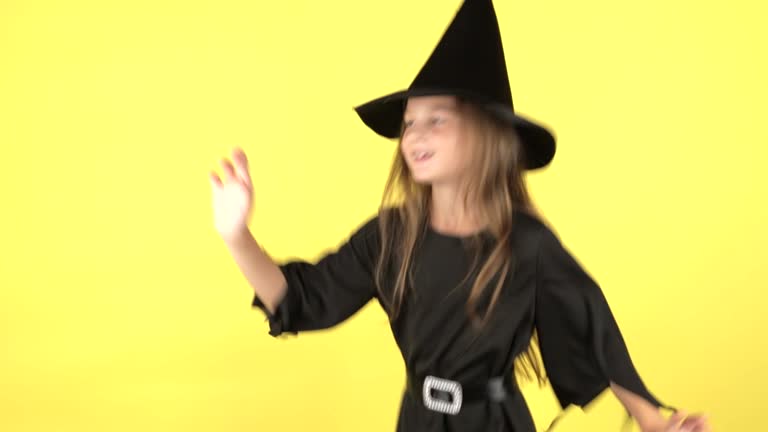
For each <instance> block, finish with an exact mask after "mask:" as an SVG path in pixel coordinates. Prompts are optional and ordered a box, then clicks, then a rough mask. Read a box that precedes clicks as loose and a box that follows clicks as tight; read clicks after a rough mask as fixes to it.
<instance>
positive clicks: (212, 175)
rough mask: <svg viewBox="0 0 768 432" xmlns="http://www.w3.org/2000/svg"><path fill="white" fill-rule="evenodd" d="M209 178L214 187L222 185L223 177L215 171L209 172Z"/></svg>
mask: <svg viewBox="0 0 768 432" xmlns="http://www.w3.org/2000/svg"><path fill="white" fill-rule="evenodd" d="M208 179H209V180H210V182H211V186H212V187H214V188H216V187H221V179H220V178H219V176H218V175H216V173H215V172H213V171H211V172H210V173H208Z"/></svg>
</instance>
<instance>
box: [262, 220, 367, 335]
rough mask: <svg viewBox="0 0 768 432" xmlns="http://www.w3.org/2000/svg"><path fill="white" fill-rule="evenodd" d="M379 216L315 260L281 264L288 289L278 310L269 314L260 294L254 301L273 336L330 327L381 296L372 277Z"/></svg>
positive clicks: (297, 260) (292, 261)
mask: <svg viewBox="0 0 768 432" xmlns="http://www.w3.org/2000/svg"><path fill="white" fill-rule="evenodd" d="M377 219H378V218H377V217H373V218H371V219H369V220H368V221H366V223H364V224H363V225H362V227H359V228H358V229H357V231H355V232H354V233H353V234H352V235H351V236H350V237H349V238H348V239H347V240H346V242H345V243H343V244H342V245H341V246H340V247H339V248H338V249H336V250H334V251H332V252H329V253H327V254H325V255H324V256H323V257H322V258H320V259H319V260H318V261H317V262H316V263H311V262H307V261H304V260H299V259H296V260H291V261H288V262H284V263H282V264H280V265H279V268H280V270H281V271H282V272H283V275H284V276H285V279H286V281H287V289H286V293H285V296H284V297H283V299H282V300H281V302H280V303H279V305H278V306H277V308H276V310H275V313H274V314H270V313H269V311H268V310H267V309H266V307H265V306H264V304H263V303H262V301H261V299H259V298H258V296H256V295H254V297H253V302H252V306H253V307H256V308H259V309H260V310H261V311H262V312H264V314H265V315H266V316H267V320H268V321H269V334H270V335H272V336H279V335H281V334H283V333H294V334H295V333H298V332H300V331H305V330H319V329H325V328H329V327H332V326H334V325H336V324H339V323H340V322H342V321H344V320H345V319H347V318H349V317H350V316H352V315H353V314H354V313H355V312H357V311H358V310H360V309H361V308H362V307H363V306H365V304H366V303H368V301H370V300H371V299H372V298H374V297H376V296H377V294H376V289H375V286H374V279H373V278H374V266H375V256H376V254H377V252H378V249H377V248H378V246H377V244H378V242H377V237H378V226H377Z"/></svg>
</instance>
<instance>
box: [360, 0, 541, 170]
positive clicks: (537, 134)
mask: <svg viewBox="0 0 768 432" xmlns="http://www.w3.org/2000/svg"><path fill="white" fill-rule="evenodd" d="M427 95H454V96H458V97H461V98H466V99H469V100H471V101H473V102H476V103H478V104H479V105H480V106H481V107H484V108H486V109H487V110H488V111H489V112H491V113H492V114H494V115H496V116H497V118H499V119H500V120H501V121H503V122H505V123H507V124H510V125H512V126H513V127H514V128H515V130H516V131H517V132H518V134H519V135H520V139H521V141H522V144H523V147H524V151H525V154H526V161H525V162H526V169H529V170H532V169H536V168H541V167H543V166H545V165H547V164H549V162H550V161H551V160H552V158H553V157H554V155H555V137H554V136H553V134H552V133H551V132H550V131H549V130H547V129H546V128H545V127H543V126H541V125H539V124H537V123H535V122H533V121H531V120H529V119H526V118H524V117H522V116H520V115H519V114H516V113H515V109H514V105H513V104H512V92H511V90H510V86H509V77H508V75H507V67H506V63H505V59H504V49H503V47H502V43H501V35H500V33H499V24H498V21H497V19H496V12H495V11H494V9H493V4H492V2H491V0H465V1H464V4H463V5H462V6H461V8H460V9H459V11H458V12H457V13H456V16H455V17H454V19H453V22H452V23H451V25H450V26H449V27H448V29H447V30H446V31H445V34H444V35H443V37H442V39H441V40H440V42H439V43H438V45H437V47H435V50H434V51H433V52H432V55H431V56H430V57H429V60H427V62H426V63H425V64H424V66H422V68H421V71H419V74H418V75H417V76H416V79H414V80H413V83H411V85H410V86H409V87H408V89H407V90H402V91H398V92H395V93H392V94H389V95H387V96H384V97H380V98H378V99H374V100H372V101H370V102H367V103H365V104H363V105H360V106H358V107H356V108H355V111H357V114H358V115H359V116H360V118H361V119H362V120H363V122H364V123H365V124H366V125H368V127H370V128H371V129H373V130H374V132H376V133H377V134H379V135H381V136H384V137H386V138H398V137H399V136H400V131H401V125H402V121H403V114H404V111H405V102H406V100H407V99H408V98H409V97H413V96H427Z"/></svg>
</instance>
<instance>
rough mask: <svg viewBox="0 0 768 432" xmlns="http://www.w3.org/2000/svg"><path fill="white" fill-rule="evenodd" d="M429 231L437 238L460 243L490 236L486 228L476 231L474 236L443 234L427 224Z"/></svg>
mask: <svg viewBox="0 0 768 432" xmlns="http://www.w3.org/2000/svg"><path fill="white" fill-rule="evenodd" d="M427 231H428V232H429V233H430V234H432V235H434V236H435V237H439V238H443V239H447V240H452V241H460V242H463V241H467V240H470V239H472V238H473V237H481V236H485V235H486V234H488V230H487V229H485V228H484V229H482V230H480V231H475V232H474V233H472V234H452V233H447V232H442V231H439V230H437V229H436V228H435V227H433V226H432V224H431V223H427Z"/></svg>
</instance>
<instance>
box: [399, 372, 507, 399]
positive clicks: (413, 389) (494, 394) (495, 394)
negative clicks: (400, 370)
mask: <svg viewBox="0 0 768 432" xmlns="http://www.w3.org/2000/svg"><path fill="white" fill-rule="evenodd" d="M424 380H425V378H424V377H420V378H415V377H413V376H412V375H411V374H408V383H407V387H406V388H407V391H408V392H409V393H410V395H411V396H412V397H414V398H416V399H418V400H421V399H422V396H423V388H424ZM458 382H459V384H461V390H462V398H463V400H464V402H465V403H467V402H468V403H472V402H479V401H492V402H500V401H503V400H504V399H506V398H507V397H508V396H509V395H510V394H512V393H513V392H514V391H515V389H516V386H515V380H514V378H513V377H510V376H498V377H493V378H491V379H489V380H488V381H486V382H484V383H477V382H471V383H467V382H462V381H458ZM431 394H432V397H433V398H435V399H442V400H448V399H449V398H450V393H449V392H444V391H441V390H434V389H433V390H432V392H431Z"/></svg>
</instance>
